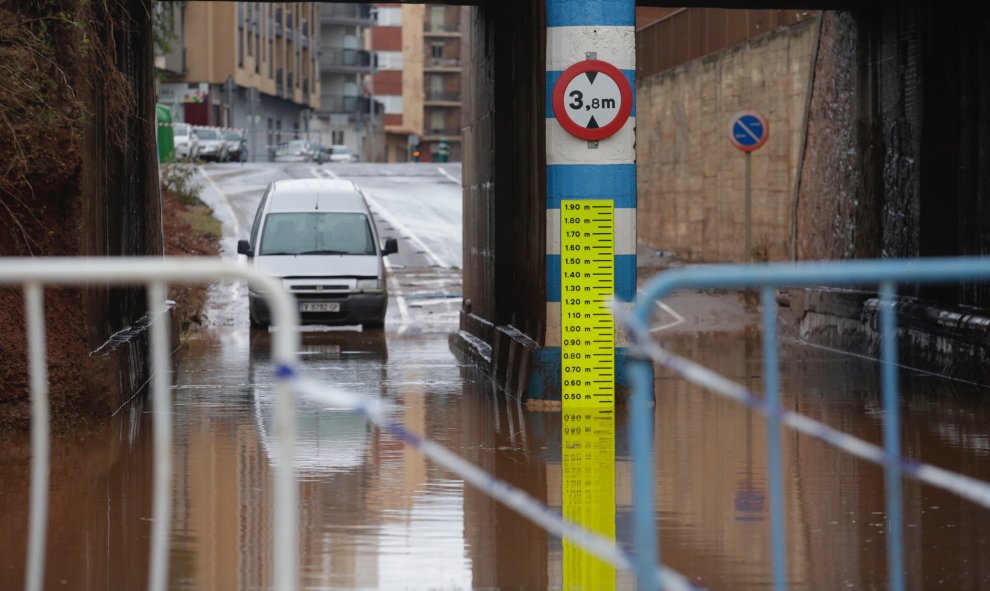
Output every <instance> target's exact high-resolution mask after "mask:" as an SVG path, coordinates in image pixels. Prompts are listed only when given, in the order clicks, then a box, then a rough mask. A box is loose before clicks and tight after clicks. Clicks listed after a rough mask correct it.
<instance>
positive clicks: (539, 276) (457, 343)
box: [451, 0, 546, 394]
mask: <svg viewBox="0 0 990 591" xmlns="http://www.w3.org/2000/svg"><path fill="white" fill-rule="evenodd" d="M544 23H545V6H544V4H543V2H529V1H528V0H511V1H506V0H498V1H496V0H488V1H486V2H482V3H481V4H480V5H479V6H478V8H477V10H476V11H475V12H474V17H473V19H472V21H471V24H470V32H469V35H470V40H471V50H470V56H471V58H470V59H471V64H470V66H469V67H470V69H471V71H472V72H473V74H472V76H471V78H470V86H469V87H467V88H465V93H466V95H465V101H466V102H467V104H468V106H467V110H468V112H469V115H468V117H467V118H468V121H467V125H466V127H465V129H464V134H463V138H464V140H463V144H464V168H463V171H464V173H463V179H464V180H463V182H464V307H463V309H462V311H461V323H460V328H461V330H460V332H459V333H457V334H455V335H453V336H452V339H451V344H452V346H453V347H455V349H457V350H460V351H464V352H466V353H468V354H469V355H470V356H471V357H472V359H474V360H475V361H476V362H477V363H479V365H481V367H482V368H483V369H484V370H485V371H488V372H490V373H491V374H492V377H493V378H494V379H495V381H496V382H497V383H498V384H499V385H501V386H503V387H504V388H506V390H508V391H509V392H511V393H513V394H520V393H521V392H522V391H523V390H524V388H525V384H526V380H527V377H528V371H529V369H528V368H529V365H528V364H529V355H528V352H529V351H531V350H532V349H534V348H536V347H537V341H538V340H539V339H540V338H542V335H543V332H544V326H545V322H546V318H545V307H546V306H545V303H544V300H545V288H546V286H545V285H544V283H545V282H544V281H543V278H544V277H545V273H546V271H545V267H546V263H545V258H546V257H545V256H544V253H545V241H546V231H545V225H546V207H545V206H546V197H545V195H546V186H545V179H544V170H545V166H546V154H545V151H544V136H545V129H546V123H545V119H544V115H545V111H546V102H545V96H544V92H545V91H544V87H545V84H546V81H545V78H546V72H545V63H546V57H545V25H544Z"/></svg>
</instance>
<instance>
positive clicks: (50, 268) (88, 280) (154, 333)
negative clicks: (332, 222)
mask: <svg viewBox="0 0 990 591" xmlns="http://www.w3.org/2000/svg"><path fill="white" fill-rule="evenodd" d="M216 280H231V281H246V282H247V283H248V284H250V285H251V286H252V287H253V288H254V289H255V290H256V291H257V292H258V293H260V294H262V296H264V298H265V300H266V301H267V302H268V306H269V309H270V310H271V314H272V325H273V327H276V328H275V329H274V330H275V333H274V337H273V339H272V357H273V358H274V359H275V361H276V362H277V363H278V364H279V365H280V366H282V367H293V366H294V364H295V358H296V351H297V350H298V348H299V346H298V345H299V332H298V331H297V330H296V327H297V326H298V324H299V312H298V310H297V309H296V307H295V305H294V302H293V300H292V297H291V296H290V295H289V294H288V293H287V292H286V291H285V290H284V289H282V285H281V284H280V283H279V282H278V281H277V280H275V279H272V278H270V277H267V276H264V275H261V274H259V273H257V272H255V271H253V270H252V269H250V268H248V267H245V266H238V265H234V264H231V263H230V262H225V261H221V260H220V259H207V258H164V259H163V258H161V257H135V258H54V257H53V258H43V257H35V258H7V259H0V285H7V286H16V285H21V286H23V288H24V308H25V316H26V320H27V337H28V358H29V371H30V388H31V450H32V451H31V492H30V498H31V506H30V517H29V526H28V555H27V575H26V577H25V589H26V590H27V591H41V589H42V588H44V561H45V541H46V534H47V521H48V512H47V511H48V474H49V453H50V452H49V416H48V410H49V409H48V370H47V359H46V351H45V348H46V344H45V318H44V299H43V298H44V286H46V285H58V286H81V285H106V286H111V285H112V286H121V285H144V286H145V287H146V288H147V302H148V304H147V305H148V310H149V312H150V313H151V314H152V315H153V316H158V317H159V318H160V319H159V321H156V322H153V323H152V324H151V328H150V331H151V332H150V337H151V359H152V369H153V373H154V375H153V376H152V381H151V401H152V415H153V418H152V420H153V431H154V462H155V466H154V496H153V500H152V532H151V555H150V565H151V566H150V570H149V575H148V588H149V589H150V590H151V591H164V590H165V589H166V587H167V584H168V533H169V528H170V525H171V523H170V522H171V507H172V493H171V478H172V463H171V453H172V450H171V447H172V423H171V410H170V409H171V400H170V399H169V390H170V388H169V382H168V367H169V348H168V347H169V337H168V333H169V320H168V314H163V313H162V311H163V310H164V306H165V296H166V293H167V291H168V284H170V283H172V284H195V283H200V284H207V283H211V282H213V281H216ZM275 414H276V433H277V435H278V443H277V445H278V446H280V448H279V457H282V458H291V457H293V456H294V455H295V439H296V424H295V403H294V399H293V397H292V392H291V391H290V390H289V387H288V385H285V384H282V385H281V386H280V387H279V390H278V405H277V406H276V411H275ZM297 489H298V485H297V482H296V469H295V465H294V463H293V462H280V463H279V464H278V465H277V466H276V472H275V492H274V500H273V502H274V508H273V514H274V518H275V532H274V537H275V540H274V544H273V550H274V563H275V586H276V588H278V589H287V590H295V589H296V588H297V586H298V574H297V571H298V569H297V564H298V555H299V551H298V545H299V542H298V533H297V532H298V529H297V521H298V509H297V503H298V500H297Z"/></svg>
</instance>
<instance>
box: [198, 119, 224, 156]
mask: <svg viewBox="0 0 990 591" xmlns="http://www.w3.org/2000/svg"><path fill="white" fill-rule="evenodd" d="M196 135H197V136H199V157H200V158H202V159H203V160H212V161H214V162H223V161H224V160H226V159H227V144H226V143H225V142H224V139H223V136H222V135H221V134H220V130H217V129H214V128H212V127H197V128H196Z"/></svg>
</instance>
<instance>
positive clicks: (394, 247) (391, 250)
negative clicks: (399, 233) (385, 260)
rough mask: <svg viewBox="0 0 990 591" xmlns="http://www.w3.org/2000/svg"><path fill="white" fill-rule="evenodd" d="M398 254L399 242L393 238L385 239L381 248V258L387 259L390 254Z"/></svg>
mask: <svg viewBox="0 0 990 591" xmlns="http://www.w3.org/2000/svg"><path fill="white" fill-rule="evenodd" d="M397 252H399V241H398V240H396V239H395V238H386V239H385V246H384V248H382V256H385V257H387V256H388V255H390V254H395V253H397Z"/></svg>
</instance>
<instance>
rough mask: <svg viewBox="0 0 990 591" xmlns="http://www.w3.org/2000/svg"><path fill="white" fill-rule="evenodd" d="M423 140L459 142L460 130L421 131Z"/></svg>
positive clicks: (450, 128) (442, 128)
mask: <svg viewBox="0 0 990 591" xmlns="http://www.w3.org/2000/svg"><path fill="white" fill-rule="evenodd" d="M423 135H424V137H423V139H424V140H441V139H443V140H448V141H450V140H454V141H458V142H459V141H461V129H460V128H459V127H434V128H432V129H424V130H423Z"/></svg>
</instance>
